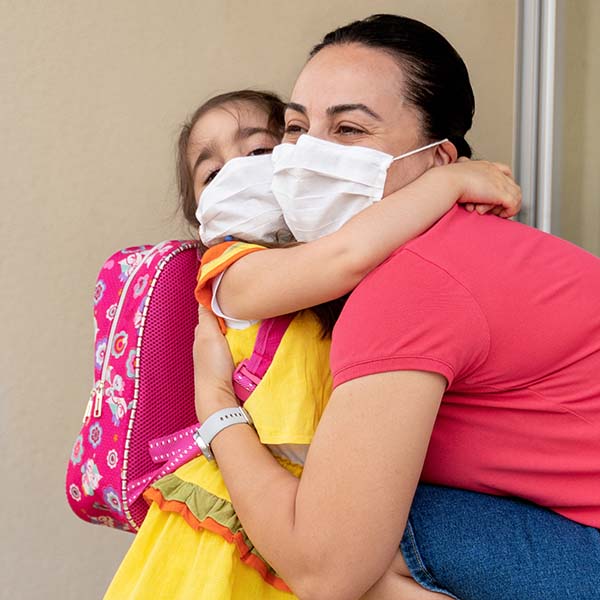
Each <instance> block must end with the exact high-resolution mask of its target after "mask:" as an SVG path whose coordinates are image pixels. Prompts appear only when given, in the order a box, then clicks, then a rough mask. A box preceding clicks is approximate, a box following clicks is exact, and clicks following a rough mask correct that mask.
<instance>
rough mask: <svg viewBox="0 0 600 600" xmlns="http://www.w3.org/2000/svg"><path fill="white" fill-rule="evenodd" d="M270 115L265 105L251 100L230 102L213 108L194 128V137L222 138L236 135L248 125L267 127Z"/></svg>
mask: <svg viewBox="0 0 600 600" xmlns="http://www.w3.org/2000/svg"><path fill="white" fill-rule="evenodd" d="M268 121H269V115H268V114H267V112H266V111H265V109H264V108H263V107H260V106H257V105H256V104H253V103H251V102H244V101H236V102H228V103H227V104H223V105H221V106H217V107H215V108H211V109H210V110H209V111H207V112H206V113H205V114H204V115H202V116H201V117H200V118H199V119H198V121H196V124H195V125H194V127H193V128H192V132H191V136H190V141H192V138H196V139H201V138H204V139H205V140H207V139H221V138H224V137H230V136H234V135H236V134H237V133H238V131H239V130H241V129H244V128H247V127H267V125H268Z"/></svg>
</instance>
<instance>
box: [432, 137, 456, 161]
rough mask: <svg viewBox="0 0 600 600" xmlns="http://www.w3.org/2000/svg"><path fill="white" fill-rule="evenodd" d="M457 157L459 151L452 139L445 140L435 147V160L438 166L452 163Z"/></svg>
mask: <svg viewBox="0 0 600 600" xmlns="http://www.w3.org/2000/svg"><path fill="white" fill-rule="evenodd" d="M457 158H458V152H457V150H456V146H455V145H454V144H453V143H452V142H450V141H445V142H444V143H443V144H440V145H439V146H438V147H437V148H436V149H435V156H434V161H435V166H436V167H441V166H443V165H449V164H450V163H453V162H456V159H457Z"/></svg>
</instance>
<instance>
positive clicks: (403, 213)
mask: <svg viewBox="0 0 600 600" xmlns="http://www.w3.org/2000/svg"><path fill="white" fill-rule="evenodd" d="M457 201H459V202H461V203H464V204H467V205H474V204H477V205H478V211H479V212H487V211H488V210H492V211H493V212H495V213H496V214H500V215H501V216H513V215H514V214H516V213H517V212H518V210H519V208H520V202H521V194H520V189H519V187H518V186H517V185H516V184H515V183H514V181H513V180H512V177H511V176H510V170H509V169H508V167H505V166H504V165H499V164H497V163H488V162H485V161H468V160H465V161H459V162H458V163H454V164H452V165H446V166H443V167H435V168H433V169H430V170H429V171H427V172H426V173H424V174H423V175H422V176H421V177H419V178H418V179H416V180H415V181H413V182H411V183H410V184H408V185H407V186H405V187H403V188H402V189H400V190H398V191H396V192H394V193H393V194H390V195H389V196H387V197H386V198H384V199H383V200H382V201H381V202H378V203H376V204H374V205H373V206H371V207H369V208H368V209H366V210H364V211H363V212H361V213H360V214H358V215H356V216H355V217H354V218H353V219H351V220H350V221H349V222H348V223H346V225H344V227H342V228H341V229H340V230H339V231H337V232H335V233H333V234H331V235H328V236H326V237H323V238H321V239H319V240H316V241H314V242H310V243H308V244H302V245H299V246H295V247H292V248H278V249H272V250H266V251H263V252H256V253H253V254H251V255H249V256H246V257H244V258H242V259H241V260H239V261H237V262H236V263H235V264H234V265H232V266H231V267H229V268H228V269H227V271H226V272H225V275H224V276H223V279H222V281H221V284H220V286H219V289H218V291H217V300H218V303H219V306H220V307H221V309H222V310H223V311H224V312H225V314H227V315H229V316H231V317H233V318H237V319H249V320H250V319H264V318H268V317H273V316H276V315H281V314H286V313H290V312H294V311H297V310H301V309H303V308H308V307H310V306H316V305H318V304H321V303H323V302H327V301H329V300H333V299H334V298H339V297H340V296H343V295H344V294H346V293H348V292H349V291H350V290H352V289H353V288H354V287H356V285H357V284H358V283H359V282H360V281H361V280H362V279H363V278H364V277H365V275H367V273H369V272H370V271H371V270H372V269H374V268H375V267H376V266H377V265H378V264H379V263H381V262H382V261H383V260H385V259H386V258H387V257H388V256H389V255H390V254H391V253H392V252H393V251H394V250H395V249H396V248H398V247H399V246H401V245H402V244H404V243H406V242H408V241H409V240H411V239H413V238H415V237H417V236H418V235H420V234H421V233H423V232H424V231H426V230H427V229H428V228H429V227H431V226H432V225H433V224H434V223H435V222H436V221H437V220H438V219H439V218H440V217H442V216H443V215H444V214H445V213H446V212H447V211H448V210H450V208H451V207H452V206H453V205H454V204H455V203H456V202H457ZM479 209H481V210H479ZM257 273H258V274H259V275H258V276H257Z"/></svg>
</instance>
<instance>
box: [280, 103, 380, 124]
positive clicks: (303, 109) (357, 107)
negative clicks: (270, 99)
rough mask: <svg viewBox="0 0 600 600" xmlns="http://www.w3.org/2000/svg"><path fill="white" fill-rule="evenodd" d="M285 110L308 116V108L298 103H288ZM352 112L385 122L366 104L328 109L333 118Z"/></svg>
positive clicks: (345, 105)
mask: <svg viewBox="0 0 600 600" xmlns="http://www.w3.org/2000/svg"><path fill="white" fill-rule="evenodd" d="M285 109H286V110H288V109H290V110H295V111H296V112H299V113H301V114H303V115H305V116H306V115H307V110H306V106H302V104H298V103H296V102H288V103H287V104H286V106H285ZM351 110H361V111H362V112H364V113H366V114H367V115H369V116H370V117H373V119H377V120H378V121H383V119H382V118H381V117H380V116H379V115H378V114H377V113H376V112H375V111H374V110H373V109H371V108H369V107H368V106H367V105H366V104H362V103H356V104H335V105H334V106H330V107H329V108H328V109H327V114H328V115H329V116H330V117H332V116H334V115H338V114H340V113H343V112H349V111H351Z"/></svg>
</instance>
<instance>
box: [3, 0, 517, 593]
mask: <svg viewBox="0 0 600 600" xmlns="http://www.w3.org/2000/svg"><path fill="white" fill-rule="evenodd" d="M381 11H386V12H402V13H404V14H407V15H409V16H415V17H417V18H421V19H422V20H424V21H426V22H427V23H429V24H431V25H432V26H434V27H436V28H438V29H440V30H441V31H442V32H443V33H445V34H446V35H447V36H448V38H449V39H450V40H451V41H452V42H453V43H454V44H455V46H456V47H457V49H458V50H459V52H461V53H462V54H463V56H464V58H465V60H466V62H467V64H468V65H469V67H470V70H471V74H472V78H473V83H474V88H475V92H476V96H477V100H478V111H477V116H476V124H475V129H474V131H473V135H472V136H471V141H472V142H473V144H474V146H475V149H476V151H477V152H478V154H480V155H483V156H487V157H493V158H496V159H500V160H503V161H507V162H509V161H510V160H511V138H512V114H513V60H514V54H513V46H514V37H515V28H514V11H515V0H505V1H502V2H498V1H497V0H485V1H484V0H452V1H449V0H429V1H428V2H422V1H421V0H404V1H403V2H399V1H378V0H364V1H355V2H351V3H350V2H347V1H345V0H329V1H327V2H324V1H323V0H304V1H303V2H291V1H288V2H282V1H280V0H259V1H254V2H246V1H243V0H237V1H236V0H231V1H216V0H204V1H199V0H198V1H196V2H193V1H191V0H181V1H178V2H163V1H162V0H127V1H126V2H120V1H117V0H109V1H107V2H102V3H101V2H92V1H89V0H88V1H83V2H82V1H77V2H76V1H74V0H55V1H53V2H35V1H32V0H21V1H19V2H16V1H15V2H8V1H7V0H0V40H2V41H1V42H0V44H1V47H0V66H1V68H0V78H1V79H0V88H1V96H0V102H1V110H0V123H1V128H0V131H1V140H2V143H1V146H0V148H1V150H0V152H1V153H2V155H1V157H0V158H1V164H2V171H3V172H2V177H1V178H0V186H1V188H2V189H1V198H2V200H1V202H2V218H1V219H0V239H2V243H3V247H2V248H3V251H2V253H1V254H0V277H1V279H0V281H2V285H1V286H0V326H1V332H2V339H3V340H4V341H3V350H2V353H1V355H0V409H1V412H0V427H1V435H0V440H1V441H0V444H1V445H2V447H1V448H0V450H1V456H2V461H1V464H2V472H1V476H2V483H3V486H2V492H3V502H2V511H3V512H2V517H1V519H2V521H1V530H2V534H1V536H0V538H1V539H2V542H1V543H2V549H1V552H2V556H0V569H1V573H0V581H1V585H0V596H1V597H2V598H18V599H19V600H22V599H40V598H51V599H54V598H56V599H58V598H60V599H71V598H73V599H78V600H79V599H82V598H84V599H86V600H87V599H92V598H98V597H100V596H101V593H102V590H104V589H105V586H106V585H107V584H108V582H109V580H110V577H111V575H112V573H113V572H114V570H115V568H116V566H117V565H118V563H119V561H120V559H121V557H122V555H123V553H124V552H125V550H126V548H127V546H128V544H129V543H130V541H131V539H132V538H131V537H130V536H129V535H128V534H123V533H120V532H116V531H112V530H109V529H104V528H100V527H96V526H91V525H87V524H84V523H83V522H80V521H79V520H77V519H76V518H75V517H74V516H73V515H71V514H70V513H69V510H68V508H67V505H66V501H65V499H64V493H63V479H64V471H65V466H66V463H67V459H68V456H69V453H70V447H71V444H72V442H73V440H74V438H75V436H76V433H77V430H78V428H79V426H80V422H81V416H82V414H83V410H84V405H85V402H86V400H87V395H88V393H89V387H90V385H91V379H92V364H93V363H92V334H93V332H92V322H91V292H92V289H93V286H94V281H95V277H96V273H97V270H98V268H99V267H100V265H101V264H102V262H103V260H104V259H105V258H106V257H107V256H108V255H109V254H110V253H112V252H113V251H114V250H116V249H117V248H119V247H121V246H125V245H131V244H138V243H143V242H156V241H159V240H161V239H165V238H168V237H171V236H174V237H176V236H180V235H185V234H184V230H183V228H182V227H181V223H180V220H179V219H178V218H177V217H176V216H174V214H173V213H174V206H175V194H174V185H173V176H172V171H173V169H172V166H173V145H174V139H175V136H176V133H177V130H178V126H179V124H180V123H181V121H182V120H183V118H184V116H185V115H186V114H187V113H188V112H190V111H191V110H192V109H193V108H194V107H195V106H196V105H197V104H198V103H199V102H200V101H201V100H203V99H204V98H206V97H207V96H208V95H210V94H213V93H215V92H220V91H225V90H229V89H232V88H239V87H245V86H259V87H263V88H271V89H274V90H276V91H278V92H281V93H283V94H286V93H287V92H288V91H289V90H290V88H291V85H292V83H293V81H294V77H295V75H296V73H297V72H298V70H299V69H300V67H301V65H302V63H303V61H304V59H305V57H306V54H307V51H308V49H309V48H310V46H311V45H312V44H313V43H315V42H317V41H318V40H319V37H320V36H321V35H322V34H323V33H325V32H326V31H328V30H329V29H331V28H333V27H334V26H337V25H340V24H343V23H345V22H347V21H349V20H350V19H353V18H356V17H362V16H366V15H367V14H369V13H373V12H381Z"/></svg>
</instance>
